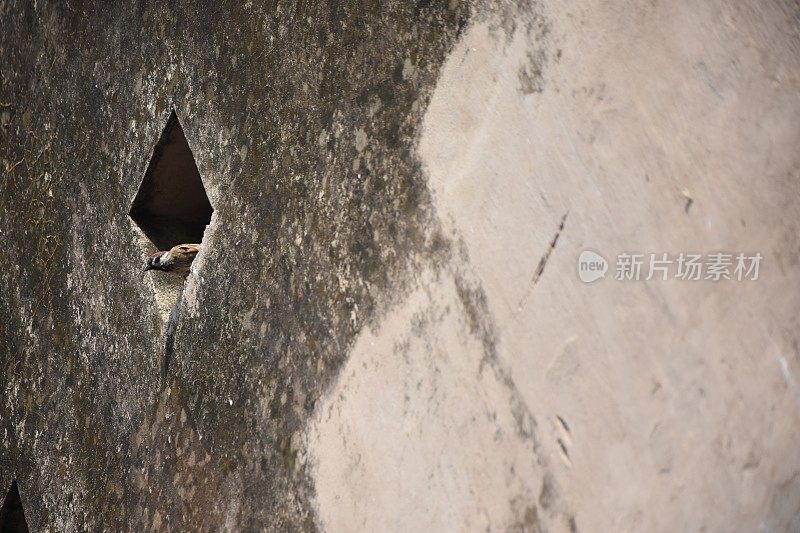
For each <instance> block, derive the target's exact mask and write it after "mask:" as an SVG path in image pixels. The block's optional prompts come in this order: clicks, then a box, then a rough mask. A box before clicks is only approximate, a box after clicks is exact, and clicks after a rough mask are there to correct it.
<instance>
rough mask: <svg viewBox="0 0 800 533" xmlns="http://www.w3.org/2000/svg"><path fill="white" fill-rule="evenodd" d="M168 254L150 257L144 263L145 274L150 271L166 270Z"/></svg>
mask: <svg viewBox="0 0 800 533" xmlns="http://www.w3.org/2000/svg"><path fill="white" fill-rule="evenodd" d="M166 253H167V252H157V253H154V254H153V255H151V256H150V257H148V258H147V259H146V260H145V262H144V272H147V271H148V270H164V267H165V266H166V264H165V262H164V254H166Z"/></svg>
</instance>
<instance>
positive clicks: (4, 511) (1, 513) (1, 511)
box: [0, 480, 28, 533]
mask: <svg viewBox="0 0 800 533" xmlns="http://www.w3.org/2000/svg"><path fill="white" fill-rule="evenodd" d="M19 532H24V533H28V522H26V521H25V512H24V511H23V509H22V500H21V499H20V497H19V489H18V488H17V481H16V480H14V481H13V482H12V483H11V488H9V489H8V493H7V494H6V499H5V500H4V501H3V507H2V508H0V533H19Z"/></svg>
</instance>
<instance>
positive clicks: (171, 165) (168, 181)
mask: <svg viewBox="0 0 800 533" xmlns="http://www.w3.org/2000/svg"><path fill="white" fill-rule="evenodd" d="M213 211H214V209H213V208H212V207H211V202H210V201H209V200H208V195H207V194H206V189H205V187H203V181H202V180H201V179H200V172H199V171H198V170H197V164H196V163H195V161H194V156H193V155H192V149H191V148H189V143H187V142H186V136H185V135H184V133H183V128H182V127H181V123H180V121H179V120H178V115H177V114H175V110H173V111H172V113H171V114H170V116H169V119H168V120H167V125H166V126H165V127H164V131H163V133H162V134H161V138H160V139H159V140H158V143H157V144H156V146H155V148H154V149H153V157H152V158H151V159H150V164H149V165H148V166H147V171H146V172H145V174H144V179H143V180H142V184H141V186H140V187H139V191H138V192H137V193H136V198H134V200H133V205H132V206H131V211H130V213H128V214H129V215H130V217H131V218H132V219H133V221H134V222H135V223H136V225H137V226H139V228H141V230H142V231H143V232H144V234H145V235H146V236H147V238H148V239H150V241H151V242H152V243H153V244H155V245H156V247H157V248H158V249H159V250H169V249H170V248H172V247H173V246H175V245H177V244H185V243H199V242H200V241H201V240H202V238H203V231H204V230H205V228H206V226H207V225H208V223H209V222H211V213H212V212H213Z"/></svg>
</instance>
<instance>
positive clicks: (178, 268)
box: [144, 244, 200, 278]
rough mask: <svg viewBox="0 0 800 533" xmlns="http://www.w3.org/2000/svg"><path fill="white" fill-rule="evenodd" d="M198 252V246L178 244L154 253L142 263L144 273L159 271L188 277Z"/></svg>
mask: <svg viewBox="0 0 800 533" xmlns="http://www.w3.org/2000/svg"><path fill="white" fill-rule="evenodd" d="M199 251H200V245H199V244H179V245H177V246H173V247H172V248H170V249H169V250H168V251H166V252H156V253H154V254H153V255H151V256H150V257H148V258H147V260H146V261H145V262H144V272H147V271H148V270H161V271H162V272H170V273H172V274H179V275H181V276H183V277H184V278H185V277H187V276H189V267H191V266H192V261H194V258H195V256H196V255H197V252H199Z"/></svg>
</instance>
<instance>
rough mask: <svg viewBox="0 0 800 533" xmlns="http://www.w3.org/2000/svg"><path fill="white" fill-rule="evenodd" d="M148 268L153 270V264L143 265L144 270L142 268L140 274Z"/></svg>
mask: <svg viewBox="0 0 800 533" xmlns="http://www.w3.org/2000/svg"><path fill="white" fill-rule="evenodd" d="M148 270H153V266H152V265H145V267H144V270H142V274H144V273H145V272H147V271H148Z"/></svg>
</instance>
